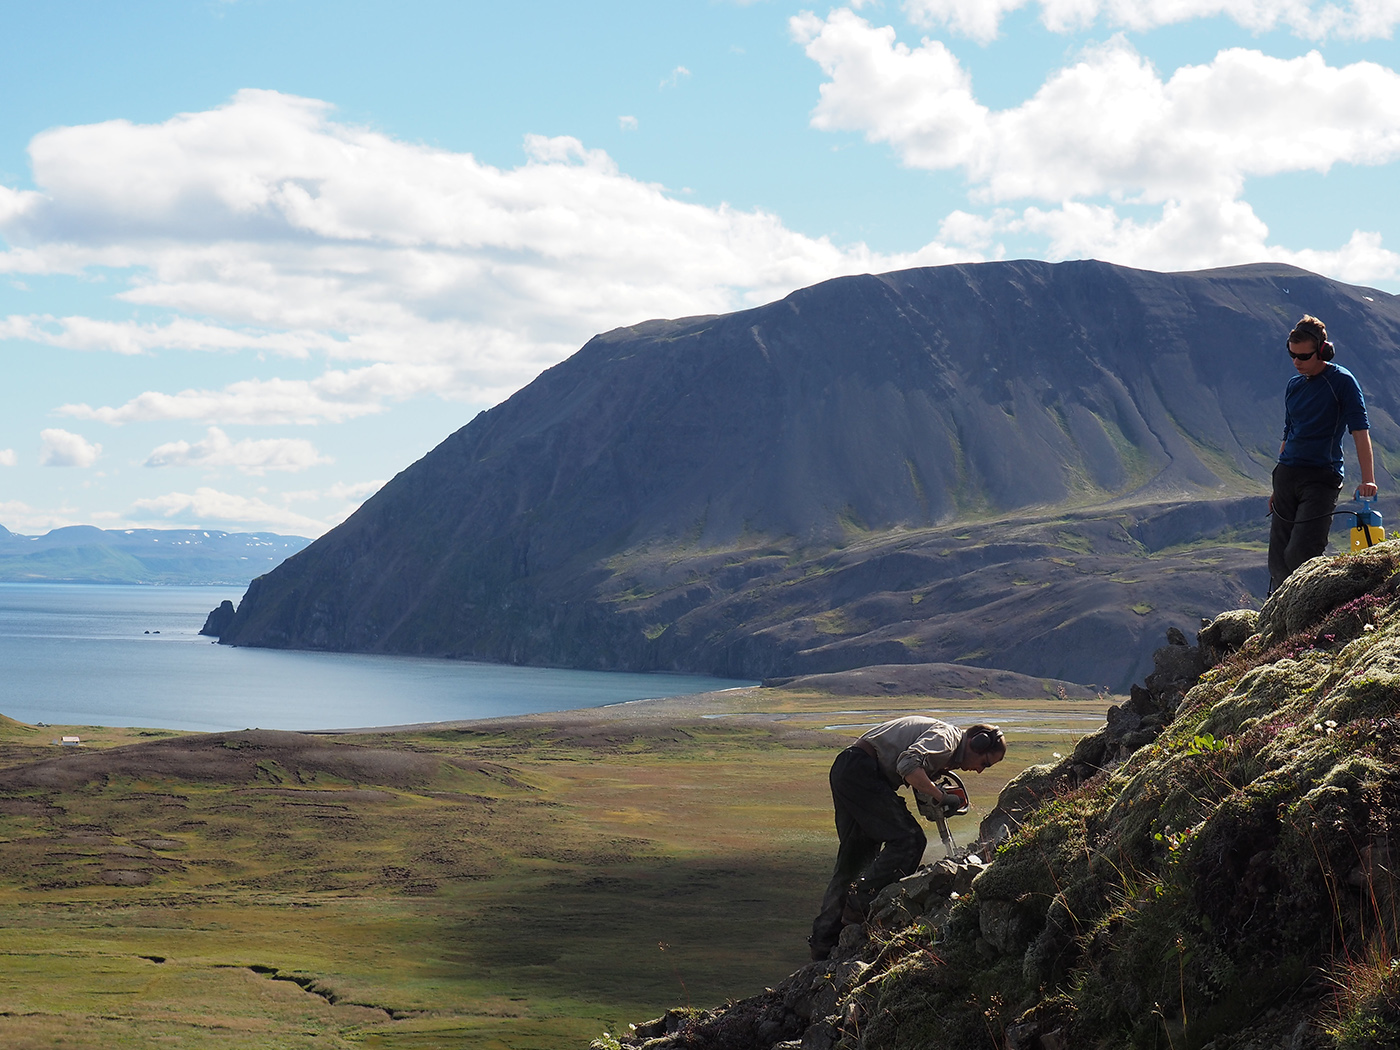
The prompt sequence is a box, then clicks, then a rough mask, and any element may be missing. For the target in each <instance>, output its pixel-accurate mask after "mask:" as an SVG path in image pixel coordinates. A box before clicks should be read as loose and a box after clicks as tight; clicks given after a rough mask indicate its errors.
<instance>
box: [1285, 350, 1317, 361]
mask: <svg viewBox="0 0 1400 1050" xmlns="http://www.w3.org/2000/svg"><path fill="white" fill-rule="evenodd" d="M1288 356H1289V357H1291V358H1293V360H1295V361H1310V360H1312V359H1313V358H1314V357H1316V356H1317V351H1316V350H1309V351H1308V352H1307V353H1306V354H1295V353H1294V352H1293V351H1292V350H1290V351H1288Z"/></svg>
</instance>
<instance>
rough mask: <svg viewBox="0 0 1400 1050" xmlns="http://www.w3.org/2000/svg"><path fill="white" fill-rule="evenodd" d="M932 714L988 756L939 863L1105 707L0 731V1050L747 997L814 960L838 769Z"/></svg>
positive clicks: (315, 1035) (442, 1029) (616, 712)
mask: <svg viewBox="0 0 1400 1050" xmlns="http://www.w3.org/2000/svg"><path fill="white" fill-rule="evenodd" d="M930 707H932V708H933V709H936V710H939V711H943V712H945V713H946V714H947V715H948V716H950V717H957V718H959V719H961V718H972V717H995V718H999V719H1001V720H1002V721H1003V722H1004V724H1005V725H1007V727H1008V729H1009V731H1010V739H1011V745H1012V746H1011V752H1010V756H1009V759H1008V761H1007V762H1005V763H1003V764H1001V765H1000V766H997V767H996V768H995V769H993V770H991V771H989V772H988V773H987V774H986V775H984V776H982V777H970V778H969V780H970V781H971V783H970V787H971V788H972V793H973V801H974V806H975V810H974V814H973V815H971V816H969V817H966V818H961V820H960V821H955V822H953V833H954V835H955V836H957V837H958V838H959V840H960V841H962V840H966V839H968V838H970V837H971V836H972V834H973V832H974V830H975V828H974V823H975V820H976V819H977V811H981V812H983V813H985V811H986V810H987V809H989V808H990V807H991V805H992V804H993V803H994V801H995V797H996V794H997V792H998V791H999V790H1000V788H1001V786H1002V785H1003V784H1004V783H1005V782H1006V780H1007V779H1008V778H1009V777H1010V776H1012V775H1014V774H1015V773H1016V772H1018V771H1019V770H1020V769H1021V768H1023V767H1024V766H1026V765H1028V764H1031V763H1033V762H1039V761H1045V760H1049V759H1050V758H1051V755H1052V752H1054V751H1056V750H1058V751H1061V752H1068V750H1069V748H1070V747H1071V746H1072V742H1073V740H1074V739H1076V738H1077V737H1078V736H1079V735H1080V734H1081V733H1082V732H1084V731H1087V730H1088V729H1092V728H1093V727H1094V725H1095V724H1097V722H1098V721H1099V720H1101V718H1102V714H1103V709H1104V703H1103V701H1065V700H1059V699H1055V698H1050V699H1046V698H1039V699H1036V700H1027V701H996V700H981V701H977V702H972V701H932V700H927V699H919V698H908V697H902V698H896V699H892V698H889V697H881V698H872V699H853V698H851V697H845V696H843V697H825V696H821V695H817V694H811V693H806V694H804V693H798V692H792V691H788V692H784V691H778V690H771V689H770V690H758V689H753V690H742V691H735V692H728V693H724V694H712V695H711V696H709V697H705V698H699V699H696V700H689V701H661V702H654V703H647V704H633V705H623V706H620V707H615V708H608V709H602V710H598V711H583V712H572V713H565V714H557V715H548V716H531V717H525V718H518V719H511V720H497V721H493V722H480V723H465V724H460V725H453V726H438V727H416V728H408V729H404V730H399V731H393V732H390V731H381V732H372V733H360V734H336V735H316V736H300V735H296V734H274V733H267V732H257V731H254V732H252V733H238V734H222V735H217V736H195V735H180V734H175V733H169V732H166V731H162V730H137V729H103V728H96V727H76V728H75V727H62V728H59V727H44V728H39V727H34V726H26V725H22V724H20V723H17V722H14V721H11V720H9V719H0V929H3V939H0V956H3V965H0V1045H3V1046H6V1047H8V1048H15V1050H20V1048H28V1047H53V1046H65V1047H75V1048H87V1047H92V1048H97V1047H101V1048H103V1050H115V1048H120V1047H127V1046H131V1047H135V1046H141V1047H150V1046H156V1047H177V1048H186V1047H188V1048H203V1047H214V1046H218V1047H228V1046H238V1047H289V1048H293V1047H294V1048H301V1047H384V1048H419V1047H423V1048H426V1047H448V1046H450V1047H462V1048H480V1050H487V1048H491V1050H496V1048H511V1050H559V1048H564V1047H569V1046H585V1045H587V1042H588V1040H589V1038H590V1037H592V1036H594V1035H596V1034H598V1032H600V1031H602V1030H614V1029H616V1028H617V1027H618V1026H619V1025H621V1024H624V1023H625V1022H626V1021H628V1020H636V1019H638V1018H642V1017H646V1016H652V1015H654V1014H656V1013H659V1012H660V1011H661V1010H662V1009H664V1008H665V1007H668V1006H671V1005H674V1004H676V1003H686V1002H690V1003H693V1004H694V1005H697V1006H701V1005H711V1004H714V1003H717V1002H721V1001H723V1000H724V999H726V998H730V997H740V996H744V995H748V994H752V993H753V992H754V991H756V990H758V989H761V988H762V987H763V986H765V985H771V984H774V983H776V982H777V981H778V980H780V979H781V978H782V977H783V976H785V975H786V974H787V973H788V972H790V971H791V970H793V969H795V968H796V967H798V966H799V965H801V964H802V963H803V962H804V961H805V959H806V946H805V943H804V941H803V937H804V935H805V933H806V928H807V925H808V923H809V922H810V919H811V913H812V910H813V908H814V905H815V903H816V901H817V899H818V898H819V896H820V893H821V890H822V887H823V885H824V883H825V880H826V877H827V873H828V871H829V866H830V863H831V859H832V855H833V852H834V847H835V836H834V833H833V831H832V829H831V816H830V801H829V797H828V795H827V790H826V771H827V768H828V766H829V765H830V762H831V759H832V757H833V755H834V753H835V751H836V750H837V749H838V748H839V747H841V746H842V745H843V744H844V743H845V742H847V741H848V740H849V739H850V738H851V737H852V736H854V735H856V734H857V733H858V732H859V731H860V730H859V728H857V727H858V726H860V725H862V724H867V723H870V722H874V721H878V720H880V719H882V718H885V717H890V716H892V715H895V714H899V713H902V712H904V711H912V710H929V709H930ZM63 733H76V734H77V735H80V736H81V737H82V738H83V745H82V747H81V748H60V747H58V746H55V744H54V743H53V741H54V740H55V739H56V738H57V737H58V736H59V735H61V734H63ZM130 745H139V746H136V747H132V746H130ZM934 837H935V839H936V836H934ZM938 848H939V847H938V846H937V845H936V843H935V845H934V846H933V847H931V850H932V851H937V849H938Z"/></svg>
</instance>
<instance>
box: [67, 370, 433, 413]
mask: <svg viewBox="0 0 1400 1050" xmlns="http://www.w3.org/2000/svg"><path fill="white" fill-rule="evenodd" d="M453 378H455V377H454V376H453V375H452V373H451V371H450V370H449V369H447V368H445V367H441V366H438V367H434V366H418V367H414V366H399V367H394V366H391V365H387V364H380V365H370V366H368V367H366V368H358V369H353V370H350V371H337V370H332V371H328V372H324V373H322V374H321V375H320V376H318V377H316V378H315V379H309V380H308V379H246V380H241V381H239V382H236V383H230V384H229V385H228V386H226V387H224V388H223V389H222V390H182V391H180V392H179V393H177V394H166V393H162V392H160V391H146V392H145V393H143V394H140V395H138V396H136V397H134V398H132V399H131V400H130V401H127V402H126V403H125V404H122V405H117V406H110V405H103V406H99V407H96V408H94V407H93V406H91V405H88V404H69V405H61V406H59V408H58V412H59V413H61V414H63V415H66V416H72V417H73V418H75V419H90V420H95V421H96V422H99V423H107V424H110V425H112V426H120V425H122V424H124V423H149V422H155V421H171V420H190V421H206V422H214V423H238V424H265V425H267V424H312V423H343V422H345V421H346V420H348V419H355V418H357V417H359V416H365V415H371V414H374V413H376V412H380V411H383V408H384V402H386V401H396V400H403V399H404V398H407V397H411V396H413V395H414V394H419V393H423V392H425V391H430V390H434V389H437V388H438V386H439V384H442V383H447V382H450V381H452V379H453Z"/></svg>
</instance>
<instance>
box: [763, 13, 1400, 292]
mask: <svg viewBox="0 0 1400 1050" xmlns="http://www.w3.org/2000/svg"><path fill="white" fill-rule="evenodd" d="M791 27H792V31H793V34H794V36H795V37H796V39H797V40H798V41H799V42H800V43H801V44H802V45H803V46H804V47H805V48H806V51H807V54H808V55H809V56H810V57H811V58H812V59H813V60H815V61H816V62H817V63H818V64H819V65H820V66H821V68H822V70H823V72H824V73H825V74H826V75H827V78H828V79H827V82H826V83H825V84H823V85H822V87H821V96H820V101H819V103H818V105H817V107H816V109H815V110H814V112H813V114H812V124H813V126H815V127H818V128H822V129H826V130H847V131H858V132H861V133H863V134H864V135H865V137H866V138H867V139H868V140H869V141H872V142H882V143H887V144H889V145H890V146H891V147H892V148H893V149H894V150H895V152H896V154H897V155H898V156H899V158H900V160H901V161H902V162H903V163H904V164H906V165H908V166H910V167H914V168H924V169H928V170H961V171H962V172H963V173H964V174H965V175H966V176H967V178H968V180H969V182H970V184H971V197H972V199H973V201H974V202H977V203H982V204H992V205H995V204H1005V203H1006V202H1010V201H1018V200H1022V201H1023V200H1027V199H1030V200H1037V201H1042V202H1047V203H1049V204H1051V205H1053V206H1052V207H1049V208H1042V207H1039V206H1035V207H1029V208H1024V209H1023V210H1022V212H1021V214H1019V215H1017V214H1015V213H1014V212H1012V211H1010V210H1009V209H999V210H997V211H996V212H995V213H994V214H993V215H992V216H982V217H970V216H967V215H965V214H957V213H955V214H954V215H953V216H950V217H949V220H948V221H947V222H945V226H944V231H943V234H942V236H944V237H945V239H946V240H947V241H948V243H962V244H964V245H968V246H977V245H980V246H984V247H987V250H989V251H991V252H992V254H995V247H994V243H993V242H994V238H995V236H997V235H998V234H999V233H1004V232H1025V231H1031V232H1035V233H1038V234H1041V235H1043V236H1045V237H1048V238H1049V240H1050V244H1051V255H1052V257H1061V258H1063V257H1066V256H1072V255H1079V254H1094V255H1098V256H1099V257H1102V258H1111V259H1113V260H1114V261H1117V262H1124V263H1129V264H1133V265H1141V266H1148V267H1151V268H1153V269H1172V268H1184V267H1190V266H1209V265H1221V264H1224V263H1229V262H1241V261H1257V260H1258V259H1260V258H1266V257H1269V258H1281V257H1283V256H1285V255H1287V254H1288V253H1287V252H1286V250H1283V249H1279V248H1274V247H1270V246H1269V245H1268V244H1267V236H1268V230H1267V228H1266V227H1265V225H1264V223H1263V222H1261V221H1260V220H1259V219H1258V218H1257V217H1256V216H1255V215H1254V212H1253V210H1252V209H1251V208H1250V207H1249V205H1248V204H1247V203H1246V202H1245V201H1243V200H1242V199H1241V197H1242V194H1243V191H1244V186H1245V180H1246V179H1248V178H1251V177H1259V176H1269V175H1277V174H1281V173H1286V172H1318V173H1326V172H1327V171H1328V170H1330V169H1331V167H1332V166H1333V165H1335V164H1385V163H1389V162H1391V161H1394V160H1395V159H1396V158H1397V157H1400V75H1397V74H1396V72H1395V71H1393V70H1391V69H1387V68H1385V67H1383V66H1380V65H1377V64H1375V63H1370V62H1357V63H1353V64H1351V65H1347V66H1341V67H1333V66H1329V65H1328V64H1327V63H1326V61H1325V60H1324V59H1323V57H1322V56H1321V55H1319V54H1318V53H1317V52H1312V53H1309V54H1307V55H1304V56H1302V57H1299V58H1294V59H1279V58H1273V57H1270V56H1268V55H1264V54H1262V53H1260V52H1259V51H1253V50H1246V49H1242V48H1236V49H1231V50H1226V51H1222V52H1220V53H1219V54H1218V55H1216V56H1215V58H1214V59H1213V60H1212V61H1211V62H1210V63H1207V64H1204V65H1196V66H1184V67H1182V68H1180V69H1178V70H1176V71H1175V72H1174V73H1173V74H1171V75H1170V76H1169V77H1165V78H1164V77H1163V76H1161V75H1160V74H1159V73H1158V72H1157V70H1156V69H1155V68H1153V66H1152V64H1151V63H1150V62H1148V61H1147V60H1146V59H1145V58H1144V57H1143V56H1142V55H1140V54H1139V53H1138V52H1137V51H1136V50H1134V49H1133V47H1132V46H1131V45H1130V44H1128V43H1127V42H1126V41H1125V40H1123V39H1121V38H1116V39H1114V40H1112V41H1110V42H1109V43H1107V44H1105V45H1101V46H1097V47H1093V48H1090V49H1088V50H1086V51H1085V52H1084V53H1083V54H1082V55H1081V56H1080V57H1079V58H1078V60H1076V61H1074V62H1073V63H1072V64H1070V65H1069V66H1067V67H1066V68H1064V69H1061V70H1059V71H1057V72H1055V73H1054V74H1052V75H1051V76H1050V77H1049V78H1048V79H1047V80H1046V82H1045V83H1044V84H1043V85H1042V86H1041V87H1040V89H1039V90H1038V91H1036V93H1035V94H1034V95H1033V96H1032V97H1031V98H1029V99H1027V100H1026V101H1025V102H1023V103H1022V104H1021V105H1019V106H1015V107H1012V108H1008V109H1004V110H993V109H991V108H989V107H987V106H985V105H983V104H982V103H980V102H979V101H978V100H977V98H976V95H975V93H974V90H973V84H972V80H971V77H970V76H969V75H968V73H967V71H966V70H965V69H964V68H963V67H962V65H961V64H960V63H959V61H958V59H957V57H956V56H955V55H954V54H953V53H952V52H951V51H950V50H949V49H948V48H947V47H946V46H945V45H944V44H943V43H941V42H940V41H937V40H924V41H923V42H922V43H921V44H920V45H919V46H918V47H910V46H908V45H906V44H903V43H900V42H899V41H898V40H897V39H896V35H895V31H894V29H893V27H890V26H884V27H877V26H873V25H871V24H870V23H868V22H866V21H865V20H864V19H862V18H861V17H859V16H858V15H856V14H855V13H854V12H852V11H850V10H848V9H841V10H837V11H835V12H833V13H832V14H831V15H829V16H828V17H827V18H825V19H821V18H818V17H816V16H815V15H811V14H804V15H800V16H797V17H796V18H794V19H793V20H792V22H791ZM1300 129H1306V134H1307V138H1308V140H1309V141H1317V142H1325V143H1327V148H1326V149H1304V148H1302V147H1301V144H1300ZM1096 198H1097V199H1098V200H1095V199H1096ZM1105 199H1106V200H1105ZM1144 204H1146V205H1152V206H1156V207H1157V208H1158V209H1160V210H1159V212H1158V214H1157V216H1156V217H1155V218H1152V219H1149V220H1146V221H1144V220H1140V219H1131V218H1125V217H1124V216H1123V214H1122V212H1121V208H1122V206H1123V205H1144ZM1353 241H1354V242H1355V244H1354V247H1353V248H1352V249H1351V250H1350V251H1349V253H1348V254H1347V256H1346V260H1347V265H1348V267H1349V269H1350V270H1351V271H1352V272H1350V273H1347V274H1345V275H1344V274H1339V273H1337V271H1336V270H1332V271H1329V272H1332V273H1334V274H1337V275H1338V276H1347V277H1349V278H1351V279H1363V278H1370V279H1376V278H1378V277H1388V276H1390V275H1393V274H1394V273H1395V272H1396V271H1395V262H1394V257H1393V256H1392V255H1390V254H1389V253H1387V252H1385V251H1384V250H1383V249H1380V246H1379V240H1378V239H1373V238H1368V236H1367V235H1365V233H1364V231H1362V233H1361V235H1360V239H1359V240H1358V239H1357V238H1353ZM988 246H990V247H988ZM1337 258H1341V257H1340V256H1338V257H1337Z"/></svg>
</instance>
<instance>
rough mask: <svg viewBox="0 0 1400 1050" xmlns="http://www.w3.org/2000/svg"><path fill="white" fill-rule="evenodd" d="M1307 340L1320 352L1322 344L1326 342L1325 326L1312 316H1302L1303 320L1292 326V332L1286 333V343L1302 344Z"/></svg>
mask: <svg viewBox="0 0 1400 1050" xmlns="http://www.w3.org/2000/svg"><path fill="white" fill-rule="evenodd" d="M1309 339H1311V340H1312V341H1313V345H1314V346H1316V347H1317V348H1318V349H1319V350H1321V349H1322V344H1323V343H1325V342H1327V326H1326V325H1325V324H1323V323H1322V322H1321V321H1319V320H1318V319H1317V318H1316V317H1314V316H1313V315H1312V314H1304V315H1303V319H1302V320H1301V321H1299V322H1298V323H1297V324H1295V325H1294V326H1293V331H1291V332H1289V333H1288V341H1289V342H1290V343H1302V342H1305V341H1307V340H1309Z"/></svg>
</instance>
